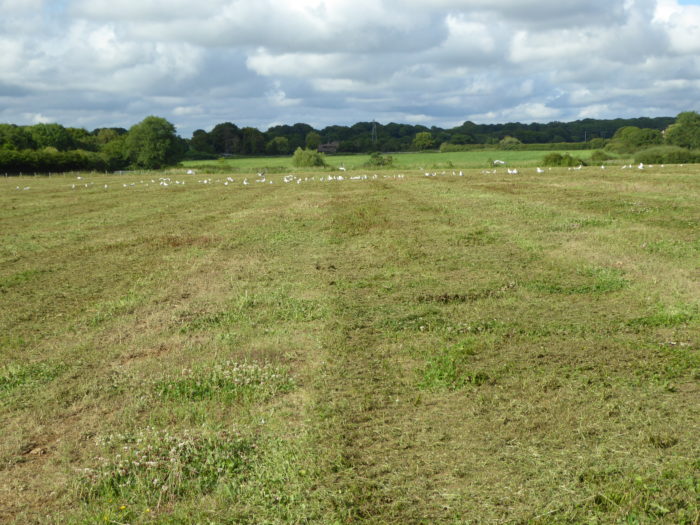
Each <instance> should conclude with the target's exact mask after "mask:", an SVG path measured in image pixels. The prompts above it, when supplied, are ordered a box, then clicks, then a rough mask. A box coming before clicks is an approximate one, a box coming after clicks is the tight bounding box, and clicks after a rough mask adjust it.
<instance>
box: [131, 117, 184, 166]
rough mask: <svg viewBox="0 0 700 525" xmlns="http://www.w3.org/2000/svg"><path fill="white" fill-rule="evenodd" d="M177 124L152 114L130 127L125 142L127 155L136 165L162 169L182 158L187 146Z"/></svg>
mask: <svg viewBox="0 0 700 525" xmlns="http://www.w3.org/2000/svg"><path fill="white" fill-rule="evenodd" d="M183 146H184V144H183V142H182V140H181V139H180V138H179V137H178V136H177V134H176V133H175V126H173V125H172V124H171V123H170V122H168V121H167V120H165V119H164V118H161V117H155V116H150V117H146V118H145V119H144V120H142V121H141V122H139V123H138V124H135V125H134V126H132V127H131V129H129V133H127V135H126V140H125V143H124V147H125V153H126V157H127V158H128V159H129V161H130V162H131V164H132V165H133V166H134V167H137V168H142V169H160V168H162V167H164V166H168V165H172V164H175V163H177V162H179V161H180V160H181V159H182V156H183V154H184V150H185V148H184V147H183Z"/></svg>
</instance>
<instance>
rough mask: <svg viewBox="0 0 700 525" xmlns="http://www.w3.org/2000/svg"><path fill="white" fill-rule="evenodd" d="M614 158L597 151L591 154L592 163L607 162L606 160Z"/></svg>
mask: <svg viewBox="0 0 700 525" xmlns="http://www.w3.org/2000/svg"><path fill="white" fill-rule="evenodd" d="M613 158H614V157H613V156H611V155H608V154H607V153H605V152H604V151H601V150H596V151H594V152H593V153H592V154H591V162H605V161H606V160H612V159H613Z"/></svg>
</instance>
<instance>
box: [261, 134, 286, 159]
mask: <svg viewBox="0 0 700 525" xmlns="http://www.w3.org/2000/svg"><path fill="white" fill-rule="evenodd" d="M265 152H266V153H267V154H268V155H286V154H287V153H289V140H287V137H275V138H274V139H272V140H271V141H270V142H268V143H267V145H266V146H265Z"/></svg>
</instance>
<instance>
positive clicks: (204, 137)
mask: <svg viewBox="0 0 700 525" xmlns="http://www.w3.org/2000/svg"><path fill="white" fill-rule="evenodd" d="M190 148H191V149H193V150H194V151H201V152H202V153H214V143H213V141H212V139H211V136H210V135H209V133H207V132H206V131H204V130H203V129H197V130H195V131H194V133H192V139H191V140H190Z"/></svg>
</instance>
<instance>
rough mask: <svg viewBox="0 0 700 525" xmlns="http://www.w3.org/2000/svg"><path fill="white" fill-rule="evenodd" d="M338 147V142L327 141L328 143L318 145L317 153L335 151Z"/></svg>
mask: <svg viewBox="0 0 700 525" xmlns="http://www.w3.org/2000/svg"><path fill="white" fill-rule="evenodd" d="M339 147H340V142H338V141H334V142H329V143H328V144H321V145H319V147H318V151H319V153H337V152H338V148H339Z"/></svg>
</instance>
